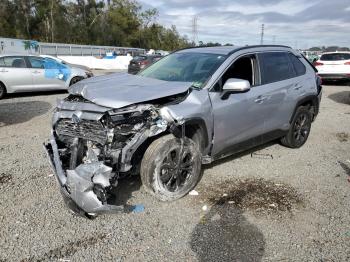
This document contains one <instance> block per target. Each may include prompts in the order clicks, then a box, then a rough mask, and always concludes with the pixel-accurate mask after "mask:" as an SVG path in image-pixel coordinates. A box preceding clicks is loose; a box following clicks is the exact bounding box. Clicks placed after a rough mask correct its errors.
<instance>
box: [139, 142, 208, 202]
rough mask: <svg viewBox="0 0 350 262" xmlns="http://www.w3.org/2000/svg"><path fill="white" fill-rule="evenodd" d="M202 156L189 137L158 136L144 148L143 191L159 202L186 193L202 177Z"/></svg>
mask: <svg viewBox="0 0 350 262" xmlns="http://www.w3.org/2000/svg"><path fill="white" fill-rule="evenodd" d="M181 143H183V145H182V144H181ZM181 148H182V154H181V153H180V152H181ZM178 156H181V158H180V159H181V161H179V158H178ZM201 158H202V157H201V153H200V150H199V147H198V145H197V144H196V143H194V142H193V141H192V140H191V139H189V138H184V139H179V138H176V137H174V136H173V135H166V136H163V137H160V138H158V139H157V140H155V141H153V142H152V143H151V144H150V146H149V147H148V148H147V150H146V152H145V154H144V156H143V159H142V161H141V172H140V173H141V180H142V184H143V186H144V188H145V190H146V191H147V192H149V193H151V194H152V195H154V196H155V197H156V198H158V199H159V200H161V201H172V200H176V199H179V198H181V197H183V196H185V195H186V194H188V192H190V191H191V190H192V189H193V188H194V187H195V186H196V185H197V183H198V182H199V180H200V179H201V164H202V159H201ZM179 162H180V164H181V165H178V164H177V163H179Z"/></svg>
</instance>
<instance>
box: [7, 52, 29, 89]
mask: <svg viewBox="0 0 350 262" xmlns="http://www.w3.org/2000/svg"><path fill="white" fill-rule="evenodd" d="M0 81H2V82H3V83H4V85H5V86H6V89H7V92H9V93H12V92H25V91H32V90H33V88H34V85H33V80H32V75H31V73H30V70H29V68H28V66H27V63H26V61H25V59H24V57H23V56H4V57H1V58H0Z"/></svg>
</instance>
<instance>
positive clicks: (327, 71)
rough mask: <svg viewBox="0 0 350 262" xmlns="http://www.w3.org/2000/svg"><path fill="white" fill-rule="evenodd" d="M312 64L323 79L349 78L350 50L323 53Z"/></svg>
mask: <svg viewBox="0 0 350 262" xmlns="http://www.w3.org/2000/svg"><path fill="white" fill-rule="evenodd" d="M314 65H315V67H316V68H317V70H318V75H319V76H320V77H321V78H322V79H323V80H350V52H329V53H323V54H322V55H321V57H320V59H319V60H318V61H316V62H315V63H314Z"/></svg>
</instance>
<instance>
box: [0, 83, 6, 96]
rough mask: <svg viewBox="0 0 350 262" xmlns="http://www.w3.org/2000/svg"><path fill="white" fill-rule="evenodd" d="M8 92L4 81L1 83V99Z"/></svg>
mask: <svg viewBox="0 0 350 262" xmlns="http://www.w3.org/2000/svg"><path fill="white" fill-rule="evenodd" d="M6 93H7V90H6V87H5V85H4V84H3V83H0V99H2V98H4V96H5V95H6Z"/></svg>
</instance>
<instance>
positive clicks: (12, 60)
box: [3, 56, 27, 68]
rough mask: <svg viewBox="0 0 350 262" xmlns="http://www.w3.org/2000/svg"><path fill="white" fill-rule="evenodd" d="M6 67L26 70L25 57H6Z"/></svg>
mask: <svg viewBox="0 0 350 262" xmlns="http://www.w3.org/2000/svg"><path fill="white" fill-rule="evenodd" d="M3 59H4V60H3V61H4V62H3V64H4V66H5V67H14V68H26V67H27V65H26V62H25V61H24V57H23V56H6V57H4V58H3Z"/></svg>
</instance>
